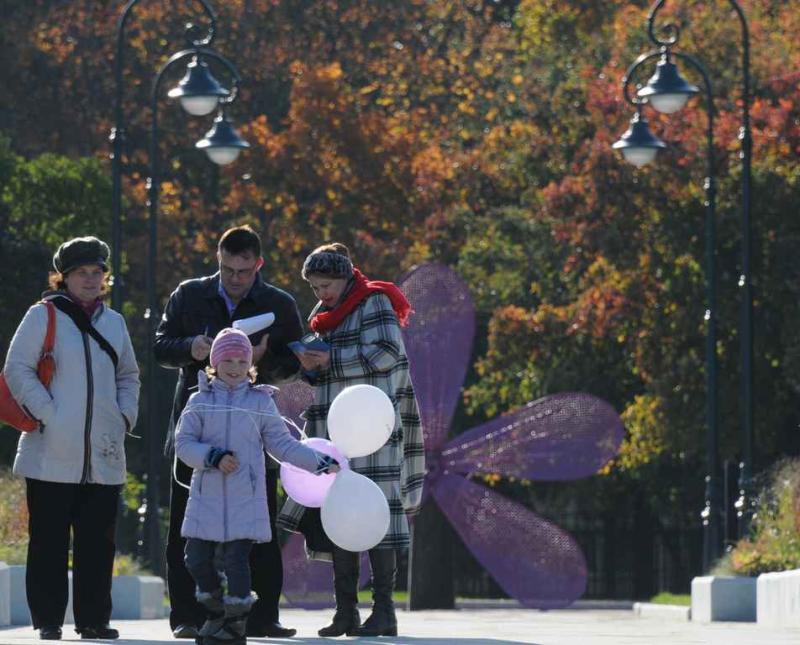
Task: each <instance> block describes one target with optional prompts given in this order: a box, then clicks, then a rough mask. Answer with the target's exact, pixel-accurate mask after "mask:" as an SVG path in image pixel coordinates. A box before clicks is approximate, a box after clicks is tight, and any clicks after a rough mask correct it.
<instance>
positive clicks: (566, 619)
mask: <svg viewBox="0 0 800 645" xmlns="http://www.w3.org/2000/svg"><path fill="white" fill-rule="evenodd" d="M330 615H331V612H330V611H329V610H324V611H304V610H301V609H285V610H283V611H282V612H281V621H282V622H283V623H284V624H285V625H291V626H292V627H296V628H297V629H298V635H297V636H296V637H295V638H291V639H265V638H251V639H248V643H252V644H253V645H258V644H259V643H284V644H287V645H288V644H290V643H296V644H298V645H299V644H303V643H332V642H347V641H350V642H355V643H365V644H366V643H369V644H378V643H380V644H381V645H394V644H399V643H408V644H412V645H456V644H459V645H516V644H518V643H519V644H522V643H530V644H534V645H561V644H569V645H601V644H602V645H610V644H612V643H614V644H615V645H619V644H622V645H626V644H634V643H635V644H643V645H668V644H669V645H683V644H687V645H688V644H691V645H696V644H700V645H706V644H708V645H716V644H719V645H800V629H788V628H787V629H776V628H769V629H768V628H765V627H759V626H757V625H756V624H753V623H714V624H711V625H701V624H698V623H691V622H687V621H682V620H669V619H656V618H638V617H636V616H635V615H634V613H633V612H632V611H621V610H596V609H591V610H564V611H550V612H540V611H534V610H527V609H461V610H456V611H417V612H405V611H401V612H399V613H398V618H399V622H400V630H401V636H398V637H396V638H361V639H356V638H340V639H335V640H333V639H323V638H318V637H316V630H317V629H318V628H319V627H321V626H322V625H324V624H326V622H327V620H328V618H329V617H330ZM114 626H115V627H117V629H119V630H120V632H121V637H120V640H119V641H117V642H118V643H120V645H122V644H123V643H124V644H125V645H143V644H145V643H147V644H149V645H181V643H185V644H186V645H190V644H191V643H192V641H177V640H174V639H173V638H172V637H171V634H170V631H169V625H168V623H167V621H166V620H137V621H123V620H119V621H115V622H114ZM37 636H38V634H37V632H34V631H33V629H31V627H5V628H0V645H31V644H32V643H41V642H42V641H40V640H38V638H37ZM64 640H65V641H73V642H75V641H78V642H86V643H88V642H97V643H100V642H105V643H108V642H109V641H81V640H80V638H79V637H78V636H77V635H76V634H75V632H74V631H72V628H71V626H67V627H66V628H65V629H64Z"/></svg>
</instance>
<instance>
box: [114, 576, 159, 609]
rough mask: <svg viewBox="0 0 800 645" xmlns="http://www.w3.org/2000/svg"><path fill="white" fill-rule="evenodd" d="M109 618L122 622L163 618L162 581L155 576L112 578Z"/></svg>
mask: <svg viewBox="0 0 800 645" xmlns="http://www.w3.org/2000/svg"><path fill="white" fill-rule="evenodd" d="M111 602H112V604H113V607H114V608H113V610H112V612H111V617H112V618H115V619H122V620H136V619H140V618H163V617H164V580H162V579H161V578H158V577H156V576H114V578H113V580H112V583H111Z"/></svg>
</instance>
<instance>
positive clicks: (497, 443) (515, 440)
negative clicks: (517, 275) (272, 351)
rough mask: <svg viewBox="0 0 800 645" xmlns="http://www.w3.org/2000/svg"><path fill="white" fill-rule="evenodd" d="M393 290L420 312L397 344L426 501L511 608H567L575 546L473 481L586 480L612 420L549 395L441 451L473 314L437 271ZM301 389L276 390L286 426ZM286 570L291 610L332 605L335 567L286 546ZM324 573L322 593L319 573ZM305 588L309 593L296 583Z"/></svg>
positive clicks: (579, 584)
mask: <svg viewBox="0 0 800 645" xmlns="http://www.w3.org/2000/svg"><path fill="white" fill-rule="evenodd" d="M399 286H400V287H401V289H402V290H403V291H404V292H405V294H406V296H407V297H408V299H409V301H410V302H411V305H412V307H413V309H414V311H415V313H414V315H413V316H411V319H410V323H409V325H408V327H406V328H405V329H404V330H403V338H404V342H405V345H406V351H407V353H408V356H409V361H410V364H411V376H412V380H413V382H414V388H415V391H416V395H417V400H418V403H419V408H420V415H421V417H422V428H423V432H424V436H425V452H426V466H427V471H428V472H427V475H426V478H425V495H426V498H430V497H432V498H433V500H434V501H435V503H436V505H437V506H438V507H439V508H440V509H441V511H442V512H443V514H444V515H445V517H447V519H448V520H449V522H450V524H452V526H453V528H454V529H455V531H456V533H458V535H459V536H460V537H461V540H462V541H463V543H464V545H465V546H466V547H467V549H469V551H470V552H471V553H472V554H473V555H474V557H475V558H476V560H477V561H478V562H480V564H481V565H483V567H484V568H485V569H486V570H487V571H488V572H489V574H490V575H491V576H492V577H493V578H494V579H495V581H496V582H497V583H498V584H499V585H500V587H501V588H502V589H503V590H504V591H505V592H506V593H507V594H508V595H509V596H511V597H512V598H515V599H517V600H519V601H520V603H522V604H523V605H525V606H528V607H534V608H541V609H553V608H558V607H565V606H567V605H569V604H571V603H572V602H574V601H575V600H576V599H578V598H579V597H580V596H581V595H582V594H583V592H584V591H585V589H586V581H587V569H586V561H585V559H584V556H583V552H582V551H581V549H580V547H579V545H578V544H577V542H576V541H575V540H574V538H573V537H572V536H570V535H569V534H568V533H567V532H566V531H564V530H562V529H560V528H559V527H557V526H555V525H554V524H552V523H550V522H548V521H547V520H545V519H543V518H542V517H539V516H538V515H536V514H535V513H534V512H532V511H531V510H529V509H527V508H526V507H525V506H523V505H522V504H519V503H518V502H515V501H513V500H510V499H508V498H507V497H505V496H503V495H501V494H499V493H497V492H495V491H494V490H492V489H490V488H488V487H486V486H484V485H482V484H479V483H476V482H475V481H472V478H475V477H476V476H477V477H480V476H481V475H491V474H499V475H501V476H506V477H514V478H518V479H526V480H532V481H565V480H573V479H579V478H581V477H587V476H590V475H593V474H595V473H596V472H597V471H598V470H599V469H600V468H602V467H603V466H604V465H605V464H606V463H607V462H608V461H609V460H610V459H611V458H612V457H614V455H616V454H617V452H618V450H619V446H620V443H621V441H622V436H623V426H622V422H621V420H620V418H619V415H618V414H617V413H616V411H615V410H614V409H613V408H612V407H611V406H610V405H609V404H608V403H606V402H605V401H603V400H601V399H598V398H597V397H594V396H591V395H589V394H584V393H564V394H556V395H552V396H547V397H544V398H542V399H539V400H537V401H534V402H531V403H528V404H527V405H525V406H523V407H522V408H519V409H517V410H514V411H512V412H510V413H508V414H505V415H503V416H500V417H498V418H495V419H492V420H490V421H488V422H486V423H484V424H481V425H479V426H477V427H475V428H472V429H470V430H467V431H466V432H464V433H462V434H459V435H457V436H456V437H455V438H453V439H451V440H449V441H448V435H449V434H450V427H451V422H452V419H453V414H454V412H455V409H456V406H457V404H458V401H459V398H460V396H461V388H462V385H463V381H464V377H465V375H466V372H467V368H468V366H469V360H470V356H471V353H472V343H473V337H474V333H475V306H474V304H473V301H472V298H471V296H470V293H469V289H468V287H467V285H466V284H465V283H464V282H463V281H462V280H461V278H459V276H458V275H457V274H456V273H455V272H454V271H453V270H452V269H450V268H448V267H446V266H443V265H439V264H423V265H420V266H418V267H416V268H415V269H412V270H411V271H410V272H409V273H408V274H406V275H405V276H404V278H403V279H402V280H401V281H400V283H399ZM304 388H305V389H308V388H306V387H305V386H303V385H300V384H293V385H292V386H290V387H289V388H283V389H282V390H281V393H280V394H279V397H278V407H279V409H281V411H282V412H283V414H284V415H288V416H292V414H293V412H292V410H295V411H296V410H298V409H299V410H302V409H304V407H301V406H303V401H304V400H306V401H310V396H311V394H310V391H308V392H306V393H303V390H304ZM294 414H299V413H294ZM315 565H317V569H316V570H312V567H314V566H315ZM284 567H285V568H286V569H287V570H288V571H291V572H292V575H287V576H286V582H287V583H289V585H288V587H287V585H286V584H285V585H284V593H285V594H286V597H287V599H288V600H289V602H290V603H292V604H295V605H296V606H301V607H319V606H327V605H330V604H331V591H332V583H331V572H330V567H329V565H328V566H327V567H326V566H325V565H324V564H320V563H311V562H308V561H306V559H305V557H304V555H303V549H302V537H300V536H298V535H293V536H292V538H291V539H290V541H289V542H288V543H287V546H286V547H285V548H284ZM319 567H323V569H320V568H319ZM364 569H366V567H363V566H362V580H364V576H363V573H364ZM322 570H324V571H325V572H326V574H325V575H326V576H327V577H326V578H325V580H324V581H323V580H322V579H321V577H318V575H317V573H316V572H318V571H322ZM303 576H306V580H307V582H303V581H302V580H298V578H302V577H303ZM367 578H368V576H367ZM318 585H319V586H318ZM323 585H324V586H323ZM295 586H296V587H297V588H296V589H295V588H294V587H295ZM324 599H327V602H325V600H324ZM323 602H324V605H323V604H321V603H323Z"/></svg>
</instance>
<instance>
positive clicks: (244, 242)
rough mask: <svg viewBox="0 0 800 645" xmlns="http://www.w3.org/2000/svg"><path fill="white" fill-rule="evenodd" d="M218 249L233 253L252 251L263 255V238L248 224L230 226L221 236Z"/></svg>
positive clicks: (242, 253) (241, 253) (258, 255)
mask: <svg viewBox="0 0 800 645" xmlns="http://www.w3.org/2000/svg"><path fill="white" fill-rule="evenodd" d="M217 250H218V251H220V252H221V251H225V252H226V253H230V254H231V255H245V254H247V253H252V254H253V255H254V256H255V257H257V258H260V257H261V238H260V237H259V236H258V233H256V232H255V231H254V230H253V229H252V228H251V227H250V226H249V225H248V224H245V225H244V226H234V227H233V228H229V229H228V230H227V231H225V232H224V233H223V234H222V237H221V238H219V245H218V246H217Z"/></svg>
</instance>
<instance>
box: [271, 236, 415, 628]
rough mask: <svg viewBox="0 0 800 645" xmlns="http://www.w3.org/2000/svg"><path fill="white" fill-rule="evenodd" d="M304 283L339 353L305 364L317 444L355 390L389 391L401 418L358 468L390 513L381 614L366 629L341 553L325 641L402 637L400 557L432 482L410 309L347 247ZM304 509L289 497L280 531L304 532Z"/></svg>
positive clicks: (328, 251)
mask: <svg viewBox="0 0 800 645" xmlns="http://www.w3.org/2000/svg"><path fill="white" fill-rule="evenodd" d="M302 275H303V278H304V279H305V280H306V281H308V282H309V284H310V285H311V288H312V290H313V291H314V294H315V295H316V296H317V297H318V298H319V302H318V303H317V306H316V307H315V308H314V310H313V311H312V313H311V316H310V318H309V321H310V326H311V329H312V330H314V331H315V332H316V333H317V334H318V335H319V336H321V337H322V338H323V339H325V340H326V341H327V342H328V344H329V345H330V351H329V352H327V351H326V352H318V351H311V350H307V351H305V352H304V353H303V354H302V356H300V357H299V358H300V362H301V363H302V365H303V368H304V370H305V373H306V376H307V378H308V380H309V381H310V382H311V384H312V385H313V386H314V403H313V405H312V406H311V407H310V408H309V409H308V410H307V411H306V421H307V423H306V433H307V434H308V436H314V437H326V436H327V430H326V419H327V416H328V409H329V408H330V405H331V403H332V402H333V400H334V398H336V395H337V394H339V392H341V391H342V390H343V389H344V388H346V387H348V386H351V385H358V384H361V383H367V384H369V385H374V386H375V387H378V388H380V389H381V390H382V391H383V392H385V393H386V394H387V395H388V397H389V398H390V399H391V401H392V403H393V404H394V407H395V410H396V412H397V414H396V415H395V428H394V431H393V432H392V434H391V436H390V437H389V440H388V441H387V442H386V444H385V445H384V446H383V447H382V448H381V449H380V450H378V451H377V452H374V453H373V454H371V455H367V456H366V457H357V458H353V459H351V460H350V467H351V468H352V470H354V471H355V472H358V473H360V474H362V475H365V476H366V477H369V478H370V479H371V480H372V481H374V482H375V483H376V484H377V485H378V486H379V487H380V488H381V490H382V491H383V492H384V494H385V495H386V499H387V500H388V501H389V511H390V514H391V521H390V524H389V530H388V532H387V534H386V536H385V537H384V539H383V540H382V541H381V542H380V543H379V544H378V545H377V546H375V547H374V548H373V549H371V550H370V551H369V558H370V565H371V568H372V589H373V606H372V614H371V615H370V617H369V618H368V619H367V620H366V621H365V622H364V624H363V626H362V625H360V617H359V615H358V610H357V609H356V603H357V601H358V598H357V595H356V592H357V589H358V574H359V571H358V566H359V554H358V553H353V552H351V551H345V550H343V549H340V548H338V547H337V546H335V545H334V546H333V549H332V559H333V572H334V590H335V593H336V614H335V615H334V618H333V622H332V623H331V624H330V625H328V626H327V627H325V628H323V629H321V630H319V635H320V636H341V635H343V634H347V635H348V636H350V635H357V636H393V635H396V634H397V619H396V617H395V612H394V604H393V603H392V591H393V590H394V581H395V564H396V560H395V550H396V549H402V548H408V544H409V530H408V520H407V516H409V515H413V514H415V513H416V512H417V511H418V510H419V506H420V503H421V501H422V483H423V480H424V478H425V451H424V446H423V441H422V428H421V426H420V420H419V410H418V409H417V401H416V398H415V397H414V387H413V385H412V383H411V375H410V373H409V367H408V358H407V356H406V351H405V346H404V345H403V338H402V335H401V333H400V326H401V325H403V324H405V323H406V320H407V318H408V316H409V314H410V313H411V307H410V305H409V303H408V301H407V300H406V298H405V296H404V295H403V294H402V292H401V291H400V290H399V289H398V288H397V287H396V286H395V285H393V284H391V283H388V282H377V281H369V280H367V279H366V278H365V277H364V276H363V275H362V274H361V272H360V271H359V270H358V269H356V268H354V267H353V264H352V262H351V260H350V257H349V253H348V251H347V247H345V246H344V245H343V244H338V243H334V244H328V245H325V246H321V247H319V248H317V249H316V250H314V251H313V252H312V253H311V254H310V255H309V256H308V257H307V258H306V261H305V263H304V264H303V273H302ZM305 511H306V509H305V507H303V506H301V505H299V504H297V503H296V502H294V501H293V500H291V499H290V500H288V501H287V503H286V505H285V506H284V507H283V510H282V511H281V514H280V516H279V517H278V524H279V525H280V526H282V527H284V528H286V529H288V530H292V531H296V530H298V527H299V525H300V522H301V520H302V518H303V515H304V513H305ZM313 555H316V556H320V554H319V553H313ZM323 557H324V556H323Z"/></svg>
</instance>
